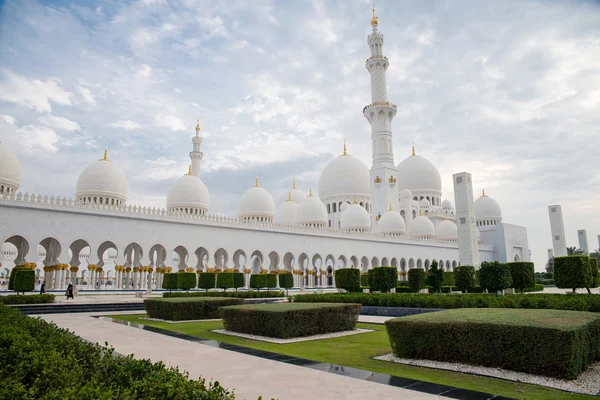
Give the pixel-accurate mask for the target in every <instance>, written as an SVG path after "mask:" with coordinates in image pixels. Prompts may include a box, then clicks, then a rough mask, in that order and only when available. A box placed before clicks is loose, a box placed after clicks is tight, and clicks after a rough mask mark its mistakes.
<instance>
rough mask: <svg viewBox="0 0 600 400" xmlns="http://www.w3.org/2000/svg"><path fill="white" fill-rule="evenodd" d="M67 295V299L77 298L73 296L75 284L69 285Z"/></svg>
mask: <svg viewBox="0 0 600 400" xmlns="http://www.w3.org/2000/svg"><path fill="white" fill-rule="evenodd" d="M66 295H67V300H69V299H73V300H75V296H73V286H72V285H69V287H68V288H67V293H66Z"/></svg>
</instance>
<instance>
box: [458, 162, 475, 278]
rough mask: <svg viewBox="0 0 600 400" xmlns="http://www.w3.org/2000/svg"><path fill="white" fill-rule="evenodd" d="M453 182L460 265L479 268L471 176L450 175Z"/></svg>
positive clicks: (465, 174) (466, 173)
mask: <svg viewBox="0 0 600 400" xmlns="http://www.w3.org/2000/svg"><path fill="white" fill-rule="evenodd" d="M452 179H453V181H454V204H455V206H456V225H457V227H458V257H459V262H460V265H472V266H474V267H475V268H479V246H478V244H477V226H476V225H475V209H474V207H473V182H472V180H471V174H469V173H468V172H461V173H459V174H454V175H452Z"/></svg>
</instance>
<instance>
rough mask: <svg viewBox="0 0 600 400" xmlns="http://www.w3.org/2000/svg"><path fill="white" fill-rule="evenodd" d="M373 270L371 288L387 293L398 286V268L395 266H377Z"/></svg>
mask: <svg viewBox="0 0 600 400" xmlns="http://www.w3.org/2000/svg"><path fill="white" fill-rule="evenodd" d="M371 271H373V272H371ZM371 271H369V272H371V280H372V283H371V290H374V291H377V292H384V293H386V292H388V291H389V290H390V289H393V288H395V287H396V286H397V284H398V269H396V268H395V267H377V268H373V269H372V270H371Z"/></svg>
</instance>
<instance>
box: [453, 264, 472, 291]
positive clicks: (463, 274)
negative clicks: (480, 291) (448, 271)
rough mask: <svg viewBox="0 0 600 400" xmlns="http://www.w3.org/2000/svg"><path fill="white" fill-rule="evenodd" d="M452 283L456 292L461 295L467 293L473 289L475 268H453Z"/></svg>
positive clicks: (470, 266)
mask: <svg viewBox="0 0 600 400" xmlns="http://www.w3.org/2000/svg"><path fill="white" fill-rule="evenodd" d="M454 281H455V282H456V288H457V289H458V290H460V291H461V292H463V293H467V292H469V291H470V290H471V289H473V288H474V287H475V267H473V266H472V265H463V266H461V267H456V268H454Z"/></svg>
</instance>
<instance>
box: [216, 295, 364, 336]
mask: <svg viewBox="0 0 600 400" xmlns="http://www.w3.org/2000/svg"><path fill="white" fill-rule="evenodd" d="M360 307H361V306H360V304H298V303H287V304H286V303H282V304H248V305H243V306H236V307H223V308H221V309H219V311H220V313H221V316H222V318H223V325H224V326H225V329H226V330H228V331H233V332H240V333H247V334H251V335H260V336H268V337H275V338H281V339H287V338H293V337H301V336H310V335H318V334H322V333H328V332H339V331H348V330H353V329H354V328H356V323H357V321H358V315H359V314H360Z"/></svg>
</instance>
